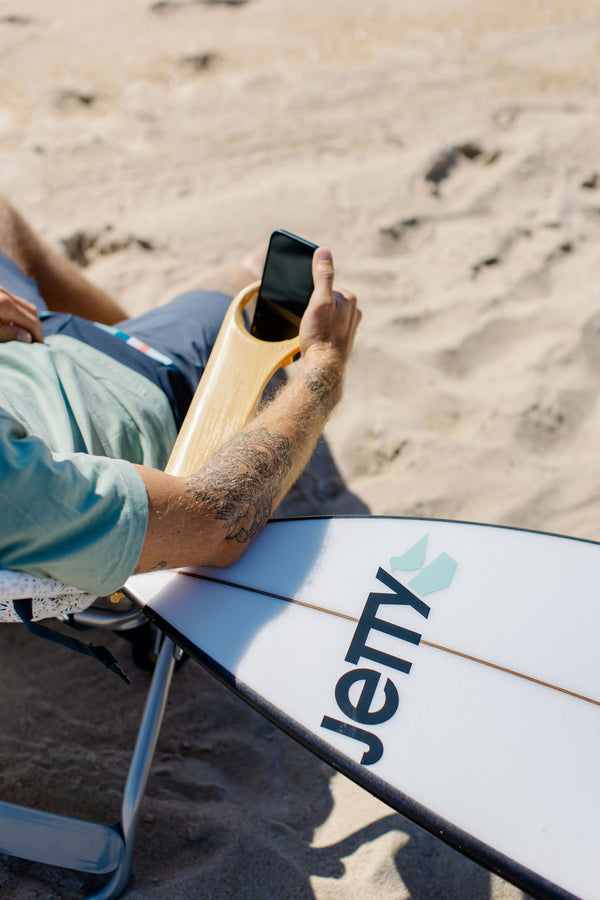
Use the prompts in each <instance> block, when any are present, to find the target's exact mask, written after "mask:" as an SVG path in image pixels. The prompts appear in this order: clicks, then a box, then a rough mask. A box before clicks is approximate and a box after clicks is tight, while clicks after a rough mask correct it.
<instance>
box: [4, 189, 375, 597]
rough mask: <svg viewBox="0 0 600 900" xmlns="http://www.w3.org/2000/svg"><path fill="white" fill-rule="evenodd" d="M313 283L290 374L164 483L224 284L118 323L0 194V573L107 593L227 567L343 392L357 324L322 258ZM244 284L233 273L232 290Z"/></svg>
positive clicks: (117, 315)
mask: <svg viewBox="0 0 600 900" xmlns="http://www.w3.org/2000/svg"><path fill="white" fill-rule="evenodd" d="M313 274H314V282H315V291H314V293H313V296H312V298H311V301H310V303H309V306H308V308H307V310H306V313H305V315H304V317H303V320H302V324H301V328H300V348H301V354H302V360H301V363H300V367H299V371H298V374H297V375H296V376H295V377H294V378H293V379H292V380H290V381H289V382H288V383H287V384H286V386H285V387H284V388H283V389H282V390H281V391H280V392H279V393H278V394H277V395H276V397H275V398H274V399H273V400H272V401H271V402H270V403H269V404H267V405H266V406H265V407H264V408H263V409H262V410H261V411H260V412H259V413H258V414H257V415H256V416H255V417H254V418H253V419H252V420H251V421H250V422H249V424H248V425H247V426H246V427H245V428H244V429H242V430H241V431H240V432H239V433H238V434H237V435H236V436H235V437H234V438H232V439H231V440H230V441H228V442H227V443H226V444H225V445H224V446H223V447H222V448H221V449H220V450H219V451H218V452H217V453H215V454H214V455H213V457H212V458H211V459H210V460H209V462H208V463H207V464H206V465H204V466H203V467H202V468H200V469H199V470H198V471H197V472H195V473H193V474H192V475H191V476H189V477H180V476H173V475H167V474H165V473H164V472H163V471H162V469H163V467H164V465H165V464H166V461H167V459H168V455H169V452H170V448H171V446H172V444H173V441H174V439H175V436H176V431H177V427H178V426H179V425H180V424H181V421H182V419H183V416H184V414H185V409H186V408H187V405H188V404H189V402H190V400H191V396H192V393H193V390H194V389H195V386H196V384H197V382H198V380H199V378H200V376H201V374H202V371H203V368H204V366H205V364H206V360H207V358H208V354H209V352H210V349H211V347H212V345H213V343H214V340H215V338H216V335H217V332H218V328H219V325H220V322H221V320H222V317H223V315H224V313H225V310H226V308H227V305H228V303H229V300H230V295H229V294H227V293H224V291H223V290H222V289H223V288H224V287H225V285H224V283H223V280H222V279H221V282H220V283H219V284H217V285H216V286H217V287H218V288H221V290H217V291H200V292H192V293H190V294H188V295H183V296H182V297H180V298H176V300H175V301H173V302H172V303H171V304H168V305H167V306H165V307H161V308H159V309H157V310H152V311H151V312H149V313H146V314H144V315H143V316H140V317H138V318H137V319H132V320H127V321H123V320H125V319H126V315H125V313H124V311H123V310H122V309H121V308H120V307H119V306H118V305H117V304H116V303H115V302H114V301H113V300H112V299H111V298H109V297H107V296H106V295H105V294H104V293H103V292H102V291H100V290H99V289H98V288H96V287H94V286H93V285H91V284H90V283H89V282H87V281H86V280H85V279H84V278H83V277H82V276H81V274H80V273H79V272H78V270H77V269H76V268H75V267H74V266H72V265H71V264H70V263H69V262H68V261H67V260H66V259H63V258H62V257H60V256H58V255H57V254H55V253H53V251H51V250H50V248H48V247H46V246H45V245H44V244H43V243H42V242H41V241H40V240H39V238H38V237H37V236H36V235H35V234H34V232H33V231H32V230H31V228H30V227H29V226H28V225H27V223H26V222H25V221H24V219H23V218H22V217H21V216H20V215H19V214H18V213H17V212H16V210H15V209H14V208H13V207H12V206H10V204H8V203H7V201H5V200H1V198H0V286H1V287H0V342H1V343H0V496H2V506H3V513H2V516H0V566H3V567H5V568H13V569H21V570H24V571H27V572H30V573H31V574H35V575H42V576H44V575H45V576H50V577H53V578H56V579H58V580H59V581H63V582H66V583H69V584H73V585H75V586H76V587H79V588H80V589H82V590H84V591H88V592H89V593H92V594H108V593H110V592H112V591H113V590H115V589H117V588H119V587H120V586H121V585H122V584H123V583H124V581H125V580H126V579H127V577H128V576H129V575H130V574H131V573H132V572H133V571H134V570H135V571H136V572H143V571H150V570H153V569H157V568H163V567H167V568H172V567H176V566H187V565H229V564H231V563H232V562H234V561H235V560H236V559H237V558H238V557H239V556H240V555H241V553H242V552H243V551H244V549H245V547H246V546H247V545H248V543H249V542H250V541H251V540H252V539H253V538H254V537H255V536H256V535H257V534H258V533H259V531H260V530H261V529H262V527H263V526H264V524H265V523H266V522H267V520H268V518H269V517H270V515H271V514H272V512H273V510H274V509H275V507H276V506H277V505H278V504H279V502H280V501H281V500H282V498H283V496H284V495H285V493H286V492H287V491H288V490H289V488H290V487H291V485H292V484H293V482H294V481H295V480H296V478H297V477H298V476H299V474H300V473H301V471H302V469H303V468H304V466H305V465H306V463H307V462H308V459H309V457H310V455H311V453H312V450H313V449H314V446H315V443H316V440H317V438H318V436H319V434H320V433H321V431H322V429H323V426H324V424H325V422H326V420H327V417H328V415H329V413H330V412H331V410H332V409H333V407H334V406H335V404H336V403H337V402H338V400H339V399H340V396H341V390H342V379H343V374H344V370H345V366H346V363H347V360H348V357H349V354H350V351H351V348H352V344H353V340H354V335H355V331H356V328H357V325H358V323H359V321H360V315H361V314H360V311H359V310H358V308H357V304H356V297H355V296H354V295H353V294H352V293H350V292H349V291H345V290H337V289H334V287H333V274H334V273H333V262H332V259H331V254H330V252H329V251H328V250H326V249H325V248H319V250H317V251H316V253H315V257H314V262H313ZM253 279H254V276H253V274H252V273H251V272H248V271H246V270H243V269H240V270H235V271H234V272H229V273H228V286H229V283H230V290H231V293H235V292H237V290H238V289H240V288H241V287H243V286H244V285H245V284H247V283H248V282H250V281H252V280H253ZM226 289H227V288H226ZM96 323H100V324H96ZM115 324H119V328H118V329H117V332H116V333H115V331H114V329H113V330H112V331H111V330H110V326H112V325H115ZM102 325H103V326H105V327H101V326H102ZM107 326H108V327H109V328H108V330H107V328H106V327H107ZM143 351H145V352H143ZM198 439H199V440H202V436H201V435H200V436H199V438H198Z"/></svg>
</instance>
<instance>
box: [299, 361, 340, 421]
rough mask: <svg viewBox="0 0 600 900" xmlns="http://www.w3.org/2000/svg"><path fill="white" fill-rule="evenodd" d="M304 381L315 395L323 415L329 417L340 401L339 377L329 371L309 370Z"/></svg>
mask: <svg viewBox="0 0 600 900" xmlns="http://www.w3.org/2000/svg"><path fill="white" fill-rule="evenodd" d="M303 380H304V383H305V384H306V386H307V387H308V389H309V390H310V392H311V393H312V394H313V396H314V398H315V400H316V402H317V405H318V407H319V409H320V410H321V412H322V413H323V415H325V416H327V415H329V413H330V412H331V410H332V409H333V407H334V406H335V404H336V403H337V401H338V400H339V394H340V378H339V375H338V374H337V373H336V372H332V371H330V370H329V369H309V371H308V372H306V373H305V374H304V376H303Z"/></svg>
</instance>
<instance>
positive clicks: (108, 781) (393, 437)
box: [0, 0, 600, 900]
mask: <svg viewBox="0 0 600 900" xmlns="http://www.w3.org/2000/svg"><path fill="white" fill-rule="evenodd" d="M0 46H1V52H2V74H1V76H0V190H1V191H2V192H3V193H5V194H7V195H8V196H9V197H10V199H11V200H13V201H14V203H15V204H16V205H17V206H19V207H20V208H21V209H22V210H23V211H24V213H25V214H26V215H27V216H28V217H29V218H30V219H31V221H32V222H33V223H34V224H35V225H36V226H37V227H38V228H39V229H40V230H41V232H42V233H43V234H44V236H45V237H46V238H47V239H48V240H49V241H50V242H51V243H52V244H53V245H54V246H56V247H57V248H59V249H64V248H66V247H68V248H69V251H70V253H71V254H73V255H78V257H79V259H80V261H81V262H82V263H84V264H85V265H86V273H87V274H88V275H89V276H90V277H91V278H92V279H93V280H95V281H96V282H97V283H99V284H100V285H102V286H103V287H104V288H105V289H106V290H108V291H109V292H112V293H114V294H115V295H116V296H117V297H118V298H119V299H120V300H121V302H122V303H123V304H124V305H125V306H126V308H127V309H128V310H129V311H130V312H131V313H132V314H135V313H138V312H141V311H142V310H144V309H147V308H149V307H152V306H154V305H156V304H158V303H161V302H164V301H166V300H167V299H169V297H171V296H173V295H174V294H175V293H177V292H179V291H181V290H183V289H186V288H189V287H191V286H193V285H194V283H195V282H196V281H198V280H200V279H201V278H203V277H204V276H205V275H206V274H207V273H209V272H210V271H212V270H215V269H217V268H219V267H220V266H223V265H229V264H234V263H238V262H239V261H240V259H242V258H243V256H244V255H245V254H246V253H247V252H248V250H250V249H251V248H253V247H254V246H255V245H256V244H257V243H259V242H261V241H264V240H266V238H267V237H268V235H269V233H270V232H271V230H273V228H276V227H284V228H287V229H289V230H291V231H295V232H297V233H299V234H302V235H305V236H306V237H308V238H310V239H312V240H314V241H316V242H319V243H323V244H327V245H329V246H330V247H331V248H332V249H333V251H334V258H335V261H336V266H337V271H338V281H339V283H340V284H343V285H347V286H349V287H352V288H353V289H354V290H355V291H356V292H357V293H358V295H359V298H360V303H361V306H362V309H363V313H364V319H363V323H362V326H361V329H360V333H359V335H358V337H357V342H356V349H355V353H354V356H353V359H352V362H351V365H350V368H349V372H348V377H347V383H346V392H345V399H344V401H343V403H342V405H341V406H340V407H339V409H338V410H337V411H336V413H335V414H334V416H333V418H332V419H331V421H330V423H329V425H328V426H327V430H326V443H323V444H322V445H321V446H320V448H319V453H318V454H317V456H316V458H315V460H314V461H313V463H312V464H311V466H310V467H309V469H308V471H307V473H306V476H305V477H304V479H303V480H302V482H301V483H300V484H299V485H298V486H297V487H296V488H295V489H294V490H293V492H292V494H291V495H290V497H289V499H288V500H287V501H286V502H285V504H284V507H283V511H284V512H285V513H286V514H294V513H302V514H305V513H329V512H335V513H341V512H357V511H361V510H362V511H365V510H368V511H370V512H371V513H373V514H408V515H418V516H433V517H446V518H453V519H463V520H472V521H482V522H491V523H499V524H507V525H514V526H523V527H527V528H535V529H541V530H545V531H554V532H559V533H563V534H569V535H575V536H580V537H587V538H593V539H599V538H600V454H599V453H598V446H599V444H600V406H599V404H598V387H599V385H600V287H599V281H598V271H599V262H598V250H597V248H596V246H595V244H594V241H595V240H596V239H597V238H598V237H599V235H600V157H599V156H598V146H599V145H600V125H599V122H600V119H599V116H598V112H599V109H598V106H599V104H598V84H599V80H598V75H599V72H598V68H599V67H598V60H599V59H600V53H599V51H600V14H599V13H598V11H597V5H596V4H594V3H592V2H591V0H589V2H586V0H547V2H545V3H540V2H537V0H518V2H517V0H503V2H502V3H499V4H481V2H476V0H455V2H453V3H449V2H444V0H437V2H434V0H418V2H417V0H403V2H393V0H387V2H382V0H371V2H369V0H344V2H343V3H342V2H339V0H331V2H329V3H326V2H323V0H321V2H316V0H303V2H302V3H299V2H295V0H289V2H287V3H277V2H275V0H248V2H242V3H233V2H230V3H219V2H213V3H202V2H184V0H181V2H177V0H167V2H163V3H159V4H152V3H151V2H150V0H127V2H126V3H124V2H123V0H86V2H84V3H82V2H81V0H77V2H75V0H54V2H53V3H52V4H48V3H47V2H45V0H19V2H17V0H0ZM108 640H109V643H110V646H111V647H112V648H113V650H114V651H115V652H116V653H117V654H118V655H119V656H123V655H124V654H125V655H126V654H127V648H126V647H125V645H124V644H123V643H122V641H121V640H120V639H118V638H116V637H110V638H109V639H108ZM0 659H1V660H2V669H3V675H4V677H3V682H2V688H1V693H0V722H1V726H0V759H1V765H0V789H1V794H0V796H2V799H6V800H12V801H13V802H28V803H32V804H36V805H38V806H40V807H46V808H51V809H59V810H60V811H64V812H69V813H71V814H74V815H79V816H89V817H90V818H98V819H101V820H106V821H114V820H115V819H116V818H117V815H118V802H119V790H120V788H121V786H122V783H123V779H124V773H125V768H126V765H127V761H128V758H129V754H130V749H131V747H132V745H133V741H134V737H135V731H136V727H137V719H138V716H139V711H140V704H141V702H142V698H143V696H144V693H145V690H146V688H147V683H148V676H147V675H146V674H144V673H139V674H138V675H137V676H136V678H135V682H134V684H133V686H132V687H131V688H129V689H125V688H124V687H121V684H120V683H118V682H117V679H114V678H113V677H112V676H110V675H106V676H104V675H102V674H101V673H99V672H98V671H97V670H96V667H95V666H94V664H92V663H89V662H87V661H86V660H81V661H80V659H79V658H77V657H75V656H74V655H69V654H68V653H65V652H64V651H62V650H60V649H55V648H54V647H52V646H48V647H46V646H45V645H42V646H40V643H35V642H34V641H33V639H32V638H30V637H29V636H28V635H26V634H24V633H23V630H22V629H17V628H14V629H13V628H12V627H10V626H7V627H5V628H4V629H2V631H1V633H0ZM97 883H98V881H97V880H96V879H94V878H91V877H87V876H86V877H83V876H80V875H77V874H74V873H72V872H66V871H61V870H57V869H50V868H47V867H45V866H41V865H36V864H31V863H28V862H24V861H20V860H6V859H4V860H2V862H0V894H1V895H2V897H7V898H8V897H10V898H14V900H25V898H27V900H30V898H40V900H41V898H43V900H58V898H71V897H73V898H77V897H81V896H83V894H84V892H85V890H87V891H89V890H91V888H92V886H93V885H95V884H97ZM127 896H128V897H129V898H131V900H154V898H156V900H158V898H172V900H184V898H185V900H187V898H194V900H195V898H205V900H210V898H215V900H216V898H218V900H221V898H223V900H224V898H227V897H236V898H253V900H259V898H294V900H296V898H313V897H314V898H318V900H346V898H361V900H371V898H372V900H375V898H377V900H392V898H394V900H399V898H408V897H413V898H419V900H429V898H444V900H451V898H452V900H456V898H464V900H483V898H490V900H500V898H502V900H513V898H517V897H521V896H522V895H521V893H520V891H518V890H517V889H515V888H513V887H511V886H510V885H508V884H506V883H505V882H503V881H502V880H500V879H499V878H497V877H495V876H492V875H490V874H489V873H488V872H486V871H485V870H483V869H481V868H479V867H478V866H477V865H475V864H474V863H472V862H470V861H468V860H466V859H464V858H463V857H461V856H460V855H459V854H458V853H456V852H454V851H452V850H450V849H448V848H447V847H445V846H444V845H443V844H442V843H441V842H439V841H437V840H435V839H434V838H432V837H430V836H428V835H426V834H425V833H423V832H421V831H420V830H419V829H417V828H416V827H415V826H413V825H412V824H410V823H409V822H407V821H406V820H405V819H403V818H402V817H401V816H399V815H397V814H395V813H393V812H392V810H390V809H389V808H387V807H386V806H385V805H384V804H382V803H380V802H379V801H376V800H375V799H373V798H372V797H370V796H369V795H368V794H366V793H365V792H364V791H362V790H360V789H359V788H358V787H356V786H354V785H352V784H351V783H350V782H348V781H347V780H345V779H344V778H343V777H341V776H339V775H336V774H334V773H333V772H332V770H330V769H329V768H328V767H327V766H326V765H325V764H323V763H321V762H319V761H318V760H317V759H315V758H313V757H312V756H311V754H309V753H308V752H307V751H305V750H304V749H302V748H301V747H299V746H297V745H296V744H295V743H294V742H293V741H291V740H290V739H289V738H287V737H286V736H285V735H284V734H282V733H279V732H278V731H277V730H276V729H275V728H274V727H273V726H271V725H270V724H268V723H267V722H266V721H265V720H263V719H262V718H261V717H260V716H259V715H257V714H256V713H254V712H252V711H251V710H250V709H249V708H247V707H246V706H245V705H244V704H243V703H242V702H241V701H239V700H238V699H237V698H236V697H234V696H233V695H232V694H230V693H229V692H228V691H227V690H226V689H225V688H223V687H222V686H221V685H219V684H218V683H217V682H215V681H214V680H213V679H212V678H211V677H210V676H209V675H207V674H206V673H205V672H203V670H202V669H201V668H200V667H199V666H197V665H195V664H192V663H188V664H187V665H185V666H183V668H182V669H181V671H179V672H178V673H177V675H176V677H175V680H174V684H173V687H172V690H171V694H170V699H169V705H168V708H167V712H166V716H165V722H164V726H163V729H162V732H161V736H160V740H159V745H158V749H157V753H156V758H155V762H154V767H153V770H152V775H151V778H150V782H149V785H148V790H147V795H146V800H145V803H144V808H143V813H142V821H141V827H140V833H139V837H138V842H137V850H136V855H135V860H134V873H133V878H132V882H131V887H130V890H129V892H128V894H127Z"/></svg>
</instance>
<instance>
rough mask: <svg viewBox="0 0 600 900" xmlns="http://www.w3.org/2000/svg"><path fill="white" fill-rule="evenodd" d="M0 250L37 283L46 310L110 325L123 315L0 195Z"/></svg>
mask: <svg viewBox="0 0 600 900" xmlns="http://www.w3.org/2000/svg"><path fill="white" fill-rule="evenodd" d="M0 251H2V253H4V255H5V256H7V257H8V258H9V259H10V260H11V261H12V262H13V263H15V265H17V266H18V267H19V268H20V269H21V270H22V271H23V272H24V273H25V274H26V275H28V276H29V277H30V278H33V279H34V281H36V282H37V285H38V287H39V290H40V293H41V295H42V297H43V298H44V300H45V302H46V304H47V306H48V309H50V310H52V311H53V312H66V313H73V314H74V315H77V316H81V317H82V318H84V319H91V320H92V321H95V322H103V323H104V324H105V325H114V324H115V322H119V321H120V320H121V319H124V318H125V317H126V316H127V313H126V312H125V310H124V309H122V308H121V307H120V306H119V304H118V303H116V301H115V300H113V299H112V298H111V297H109V296H108V294H105V293H104V291H102V290H100V288H98V287H96V286H95V285H93V284H91V283H90V282H89V281H88V280H87V279H86V278H84V277H83V275H81V273H80V272H79V270H78V269H77V267H76V266H75V265H74V264H73V263H71V262H70V261H69V260H68V259H67V258H66V257H64V256H61V255H60V254H59V253H56V252H55V251H54V250H52V248H51V247H49V246H48V245H47V244H45V243H44V242H43V241H42V240H41V239H40V238H39V237H38V236H37V235H36V234H35V232H34V231H33V230H32V228H31V227H30V226H29V225H28V224H27V222H26V221H25V219H24V218H23V217H22V216H21V215H20V213H18V212H17V210H16V209H15V208H14V207H13V206H11V204H10V203H9V202H8V200H6V198H4V197H2V196H1V195H0Z"/></svg>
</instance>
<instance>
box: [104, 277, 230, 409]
mask: <svg viewBox="0 0 600 900" xmlns="http://www.w3.org/2000/svg"><path fill="white" fill-rule="evenodd" d="M230 303H231V297H230V296H229V295H228V294H223V293H221V292H219V291H189V292H188V293H187V294H180V295H179V296H178V297H175V298H174V299H173V300H171V301H170V303H166V304H165V305H164V306H158V307H156V308H155V309H151V310H148V312H145V313H142V315H141V316H136V317H135V318H133V319H126V320H125V321H124V322H120V323H119V324H118V325H117V328H120V329H122V330H123V331H124V332H126V333H127V334H129V335H132V336H133V337H136V338H138V339H139V340H141V341H144V343H146V344H148V345H149V346H150V347H153V348H154V349H155V350H159V351H160V352H161V353H164V354H165V355H166V356H168V357H169V358H170V359H172V360H173V362H174V363H175V365H176V366H177V368H178V369H179V370H180V371H181V372H182V373H183V376H184V378H185V380H186V382H187V385H188V386H189V389H190V391H191V392H192V393H193V392H194V391H195V390H196V387H197V386H198V382H199V381H200V378H201V376H202V373H203V372H204V369H205V367H206V363H207V362H208V357H209V356H210V352H211V350H212V348H213V346H214V343H215V341H216V339H217V335H218V333H219V329H220V327H221V323H222V322H223V319H224V317H225V313H226V312H227V309H228V307H229V304H230Z"/></svg>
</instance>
